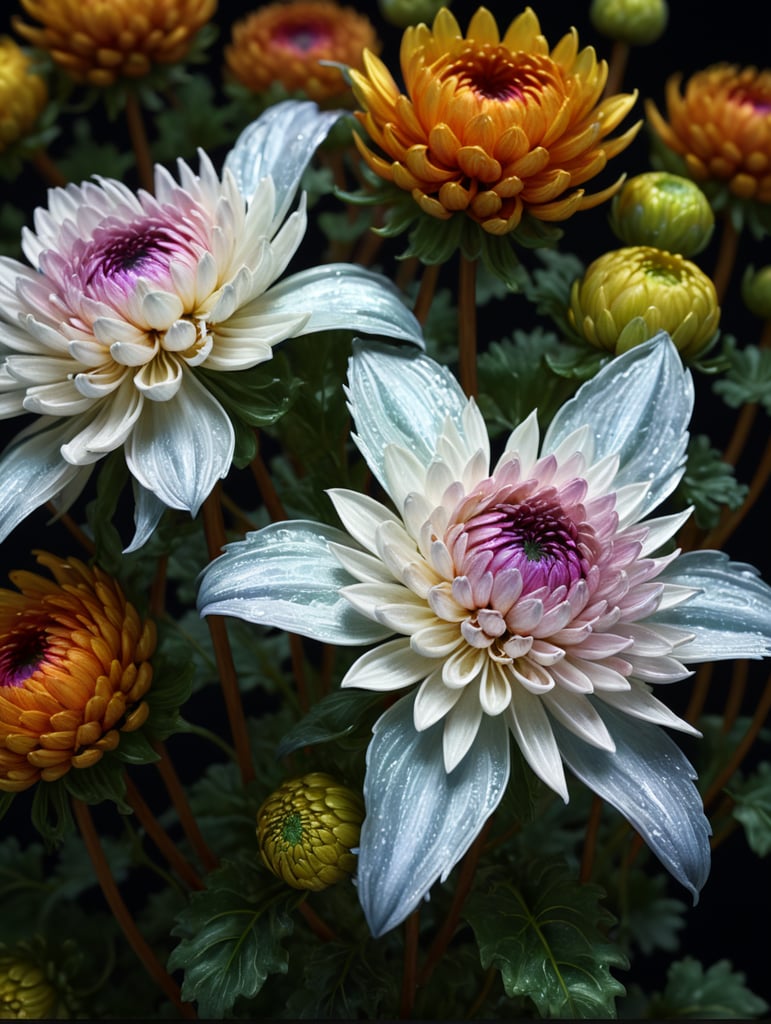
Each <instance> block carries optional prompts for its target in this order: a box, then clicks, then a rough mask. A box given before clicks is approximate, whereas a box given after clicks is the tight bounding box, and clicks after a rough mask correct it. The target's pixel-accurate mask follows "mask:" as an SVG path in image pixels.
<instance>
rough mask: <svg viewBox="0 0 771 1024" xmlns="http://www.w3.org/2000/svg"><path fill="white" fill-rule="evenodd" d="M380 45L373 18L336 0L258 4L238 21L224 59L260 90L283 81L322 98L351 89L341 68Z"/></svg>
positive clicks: (354, 63)
mask: <svg viewBox="0 0 771 1024" xmlns="http://www.w3.org/2000/svg"><path fill="white" fill-rule="evenodd" d="M365 47H366V48H368V49H370V50H376V49H377V48H378V43H377V36H376V35H375V29H374V27H373V25H372V23H371V22H370V20H369V19H368V18H367V17H365V16H364V15H363V14H359V13H357V12H356V11H355V10H353V8H351V7H344V6H341V5H339V4H336V3H332V2H331V0H293V2H291V3H274V4H268V5H267V6H265V7H261V8H259V10H256V11H254V12H252V13H251V14H249V15H247V16H246V17H245V18H242V19H241V20H240V21H238V22H236V24H235V25H234V26H233V31H232V38H231V42H230V45H229V46H227V47H226V48H225V61H226V63H227V66H228V68H229V70H230V71H231V73H232V74H233V76H234V77H235V78H236V79H237V80H238V81H239V82H241V84H242V85H245V86H246V87H247V89H250V90H251V91H252V92H255V93H262V92H265V91H266V90H267V89H269V88H270V86H271V85H273V84H274V83H277V82H278V83H280V84H281V85H282V86H283V87H284V88H285V89H286V90H287V91H288V92H302V93H304V94H305V95H306V96H307V97H308V98H309V99H311V100H316V102H317V103H322V102H324V101H327V100H329V99H332V98H337V97H340V96H341V95H344V94H345V93H347V92H348V91H349V86H348V83H347V82H346V80H345V77H344V76H343V74H342V73H341V71H340V68H339V67H329V66H328V65H325V64H322V63H320V62H321V61H329V62H334V63H335V64H344V65H347V66H350V67H353V68H359V67H361V60H362V52H363V51H364V49H365Z"/></svg>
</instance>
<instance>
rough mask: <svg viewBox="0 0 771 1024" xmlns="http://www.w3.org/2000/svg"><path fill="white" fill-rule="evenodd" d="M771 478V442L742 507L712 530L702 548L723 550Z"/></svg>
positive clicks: (767, 445)
mask: <svg viewBox="0 0 771 1024" xmlns="http://www.w3.org/2000/svg"><path fill="white" fill-rule="evenodd" d="M769 477H771V440H769V441H768V443H767V444H766V449H765V451H764V452H763V455H762V457H761V459H760V462H759V463H758V466H757V469H756V470H755V473H754V475H753V477H752V480H751V481H750V486H749V490H748V491H747V497H746V498H745V499H744V501H743V502H742V505H741V507H740V508H737V509H735V510H734V511H733V512H732V513H731V514H730V515H728V516H726V518H725V519H724V520H723V522H721V523H719V524H718V525H717V526H716V527H715V529H714V530H710V532H709V533H708V534H707V536H706V537H705V538H704V541H703V542H702V545H701V547H702V548H717V549H718V550H719V549H720V548H722V546H723V545H724V544H725V542H726V540H728V538H729V537H730V536H731V534H732V533H733V532H734V531H735V530H736V528H737V527H738V526H739V524H740V523H741V522H742V520H743V519H744V517H745V516H746V515H747V513H748V512H749V511H750V509H751V508H752V506H753V505H754V504H755V502H756V501H757V500H758V498H759V497H760V496H761V494H762V493H763V491H764V490H765V487H766V484H767V483H768V479H769Z"/></svg>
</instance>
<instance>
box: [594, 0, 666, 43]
mask: <svg viewBox="0 0 771 1024" xmlns="http://www.w3.org/2000/svg"><path fill="white" fill-rule="evenodd" d="M589 17H590V19H591V22H592V25H594V27H595V28H596V29H597V31H598V32H601V33H602V35H604V36H609V37H610V38H611V39H617V40H618V41H619V42H621V43H630V44H631V45H632V46H647V45H648V43H655V41H656V40H657V39H658V38H659V37H660V36H661V35H663V33H664V29H665V28H666V27H667V19H668V18H669V8H668V7H667V2H666V0H592V6H591V7H590V8H589Z"/></svg>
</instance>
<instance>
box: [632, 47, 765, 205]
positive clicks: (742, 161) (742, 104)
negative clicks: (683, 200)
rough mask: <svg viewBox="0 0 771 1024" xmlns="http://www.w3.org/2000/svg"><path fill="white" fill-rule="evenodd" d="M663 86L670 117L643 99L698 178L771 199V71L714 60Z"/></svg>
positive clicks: (759, 198) (661, 130) (665, 137)
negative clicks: (694, 71) (684, 83)
mask: <svg viewBox="0 0 771 1024" xmlns="http://www.w3.org/2000/svg"><path fill="white" fill-rule="evenodd" d="M681 82H682V75H681V74H676V75H672V76H671V78H669V79H668V81H667V85H666V106H667V116H668V118H669V120H668V121H667V120H665V119H664V117H662V115H661V114H660V113H659V111H658V109H657V107H656V105H655V103H653V102H652V101H651V100H648V101H647V102H646V106H645V111H646V114H647V116H648V120H649V121H650V124H651V126H652V128H653V130H654V131H655V132H656V133H657V135H658V136H659V138H660V139H661V141H662V142H663V143H664V144H665V145H666V146H667V147H668V148H669V149H671V150H672V151H673V152H674V153H676V154H677V155H678V156H679V157H680V158H681V159H682V161H683V162H684V164H685V167H686V169H687V173H688V175H689V176H690V177H691V178H693V179H694V181H698V182H710V181H715V182H720V183H722V184H724V185H726V186H727V187H728V189H729V190H730V192H731V193H732V194H733V195H735V196H737V197H738V198H739V199H752V200H756V201H757V202H760V203H771V70H767V69H766V70H762V71H759V70H758V69H757V68H755V67H746V68H739V67H738V66H737V65H736V64H715V65H713V66H712V67H709V68H706V69H705V70H704V71H698V72H696V74H695V75H692V76H691V78H689V79H688V81H687V82H686V85H685V91H684V92H681V90H680V83H681Z"/></svg>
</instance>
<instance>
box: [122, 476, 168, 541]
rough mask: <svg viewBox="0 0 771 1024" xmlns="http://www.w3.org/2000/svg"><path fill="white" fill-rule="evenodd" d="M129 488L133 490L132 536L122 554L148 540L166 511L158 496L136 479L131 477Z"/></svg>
mask: <svg viewBox="0 0 771 1024" xmlns="http://www.w3.org/2000/svg"><path fill="white" fill-rule="evenodd" d="M131 488H132V491H133V492H134V536H133V538H132V540H131V543H130V544H129V545H128V547H126V548H124V549H123V553H124V555H128V554H130V553H131V552H132V551H138V550H139V549H140V548H141V547H143V546H144V545H145V544H146V543H147V542H148V540H150V538H151V537H152V535H153V533H154V532H155V528H156V526H157V525H158V523H159V522H160V521H161V516H162V515H163V513H164V512H165V511H166V506H165V505H164V503H163V502H162V501H161V500H160V498H157V497H156V496H155V495H154V494H153V492H152V491H148V490H147V488H146V487H143V486H142V485H141V484H140V483H139V481H138V480H134V479H132V481H131Z"/></svg>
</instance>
